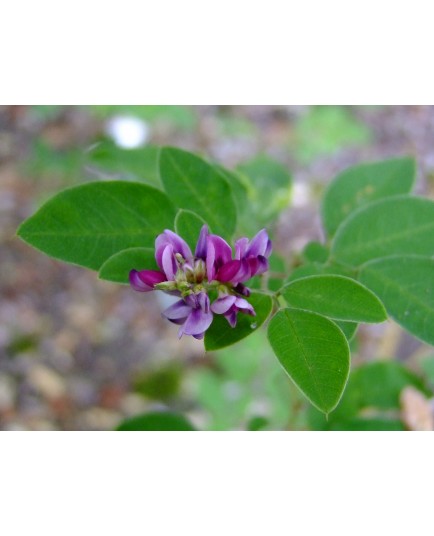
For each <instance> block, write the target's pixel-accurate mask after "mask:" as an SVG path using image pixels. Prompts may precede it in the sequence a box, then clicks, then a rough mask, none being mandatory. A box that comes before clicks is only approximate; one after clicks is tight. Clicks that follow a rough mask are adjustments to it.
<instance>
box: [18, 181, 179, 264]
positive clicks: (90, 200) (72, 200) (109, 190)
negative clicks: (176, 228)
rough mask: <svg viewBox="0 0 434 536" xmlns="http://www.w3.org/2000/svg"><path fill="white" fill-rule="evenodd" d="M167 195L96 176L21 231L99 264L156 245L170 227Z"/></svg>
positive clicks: (30, 239) (65, 256) (73, 257)
mask: <svg viewBox="0 0 434 536" xmlns="http://www.w3.org/2000/svg"><path fill="white" fill-rule="evenodd" d="M174 217H175V209H174V207H173V205H172V203H171V202H170V200H169V199H168V198H167V196H166V195H165V194H164V193H162V192H160V191H158V190H156V189H155V188H151V187H150V186H146V185H144V184H139V183H135V182H121V181H107V182H96V183H95V182H93V183H90V184H84V185H81V186H76V187H74V188H69V189H67V190H64V191H63V192H61V193H59V194H57V195H55V196H54V197H53V198H51V199H50V200H49V201H48V202H47V203H45V204H44V205H43V206H42V207H41V208H40V209H39V210H38V211H37V212H36V214H34V215H33V216H31V217H30V218H29V219H27V220H26V221H25V222H24V223H23V224H21V226H20V228H19V229H18V236H20V237H21V238H22V239H23V240H25V241H26V242H27V243H29V244H30V245H31V246H33V247H35V248H37V249H39V250H41V251H43V252H44V253H46V254H47V255H50V256H52V257H55V258H56V259H61V260H63V261H67V262H72V263H74V264H78V265H80V266H85V267H87V268H92V269H94V270H98V269H99V268H100V267H101V265H102V264H103V263H104V261H106V260H107V259H108V258H109V257H111V256H112V255H114V254H115V253H117V252H118V251H121V250H123V249H127V248H131V247H139V246H140V247H153V246H154V241H155V238H156V236H157V235H158V234H159V233H161V232H162V231H163V230H164V229H165V228H170V227H171V226H172V224H173V219H174Z"/></svg>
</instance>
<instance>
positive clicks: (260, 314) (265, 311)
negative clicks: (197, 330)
mask: <svg viewBox="0 0 434 536" xmlns="http://www.w3.org/2000/svg"><path fill="white" fill-rule="evenodd" d="M247 300H248V301H249V303H251V304H252V305H253V308H254V309H255V312H256V316H250V315H246V314H243V313H238V320H237V325H236V326H235V327H234V328H232V327H231V326H230V325H229V323H228V321H227V320H226V318H224V317H223V315H214V320H213V322H212V324H211V326H210V327H209V329H208V330H207V331H206V333H205V350H207V351H208V352H211V351H214V350H219V349H220V348H224V347H225V346H230V345H231V344H235V343H236V342H238V341H240V340H241V339H244V338H246V337H248V336H249V335H250V334H252V333H254V332H255V331H256V330H257V329H259V328H260V327H261V326H262V324H263V323H264V322H265V320H266V319H267V318H268V316H269V315H270V313H271V309H272V307H273V301H272V299H271V297H270V296H269V295H267V294H262V293H261V292H252V294H251V295H250V297H249V298H247Z"/></svg>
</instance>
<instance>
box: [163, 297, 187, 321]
mask: <svg viewBox="0 0 434 536" xmlns="http://www.w3.org/2000/svg"><path fill="white" fill-rule="evenodd" d="M191 311H192V309H191V307H190V306H189V305H187V304H186V303H185V301H184V300H179V301H177V302H176V303H174V304H173V305H171V306H170V307H168V308H167V309H166V310H165V311H163V312H162V315H163V316H165V317H166V318H167V319H168V320H171V321H182V322H181V323H184V321H185V320H186V319H187V317H188V315H189V314H190V313H191Z"/></svg>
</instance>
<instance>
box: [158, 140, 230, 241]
mask: <svg viewBox="0 0 434 536" xmlns="http://www.w3.org/2000/svg"><path fill="white" fill-rule="evenodd" d="M160 176H161V181H162V183H163V185H164V188H165V190H166V192H168V194H169V196H170V199H171V200H172V201H173V202H174V203H175V204H176V206H177V207H178V208H183V209H187V210H191V211H193V212H195V213H197V214H198V216H200V217H202V218H203V219H204V220H205V221H206V222H207V223H208V224H209V225H210V227H211V228H212V229H213V231H214V232H215V233H216V234H218V235H220V236H223V237H225V238H227V239H230V238H231V237H232V235H233V233H234V231H235V226H236V220H237V216H236V207H235V203H234V200H233V197H232V190H231V188H230V186H229V184H228V182H227V181H226V178H225V177H224V176H223V175H222V174H221V173H220V172H219V171H218V168H214V167H213V166H212V165H210V164H208V163H207V162H205V160H202V159H201V158H199V157H198V156H195V155H194V154H191V153H188V152H187V151H182V150H181V149H175V148H171V147H164V148H162V149H161V153H160Z"/></svg>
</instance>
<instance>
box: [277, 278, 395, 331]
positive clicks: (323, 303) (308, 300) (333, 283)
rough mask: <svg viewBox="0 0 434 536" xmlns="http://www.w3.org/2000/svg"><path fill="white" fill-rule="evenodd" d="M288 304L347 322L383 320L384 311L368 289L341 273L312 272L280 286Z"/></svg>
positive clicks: (384, 318) (385, 315)
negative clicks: (311, 274) (323, 273)
mask: <svg viewBox="0 0 434 536" xmlns="http://www.w3.org/2000/svg"><path fill="white" fill-rule="evenodd" d="M281 294H282V295H283V297H284V298H285V300H286V302H287V303H288V305H290V306H291V307H295V308H297V309H306V310H308V311H313V312H315V313H319V314H322V315H324V316H328V317H330V318H333V319H335V320H349V321H351V322H368V323H376V322H383V321H384V320H386V319H387V314H386V311H385V309H384V307H383V304H382V303H381V302H380V300H379V299H378V298H377V296H375V294H373V293H372V292H371V291H370V290H369V289H367V288H366V287H364V286H363V285H361V284H360V283H358V282H357V281H354V279H350V278H349V277H343V276H341V275H313V276H310V277H304V278H302V279H298V280H297V281H293V282H292V283H289V284H288V285H286V286H285V287H283V289H282V290H281Z"/></svg>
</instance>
